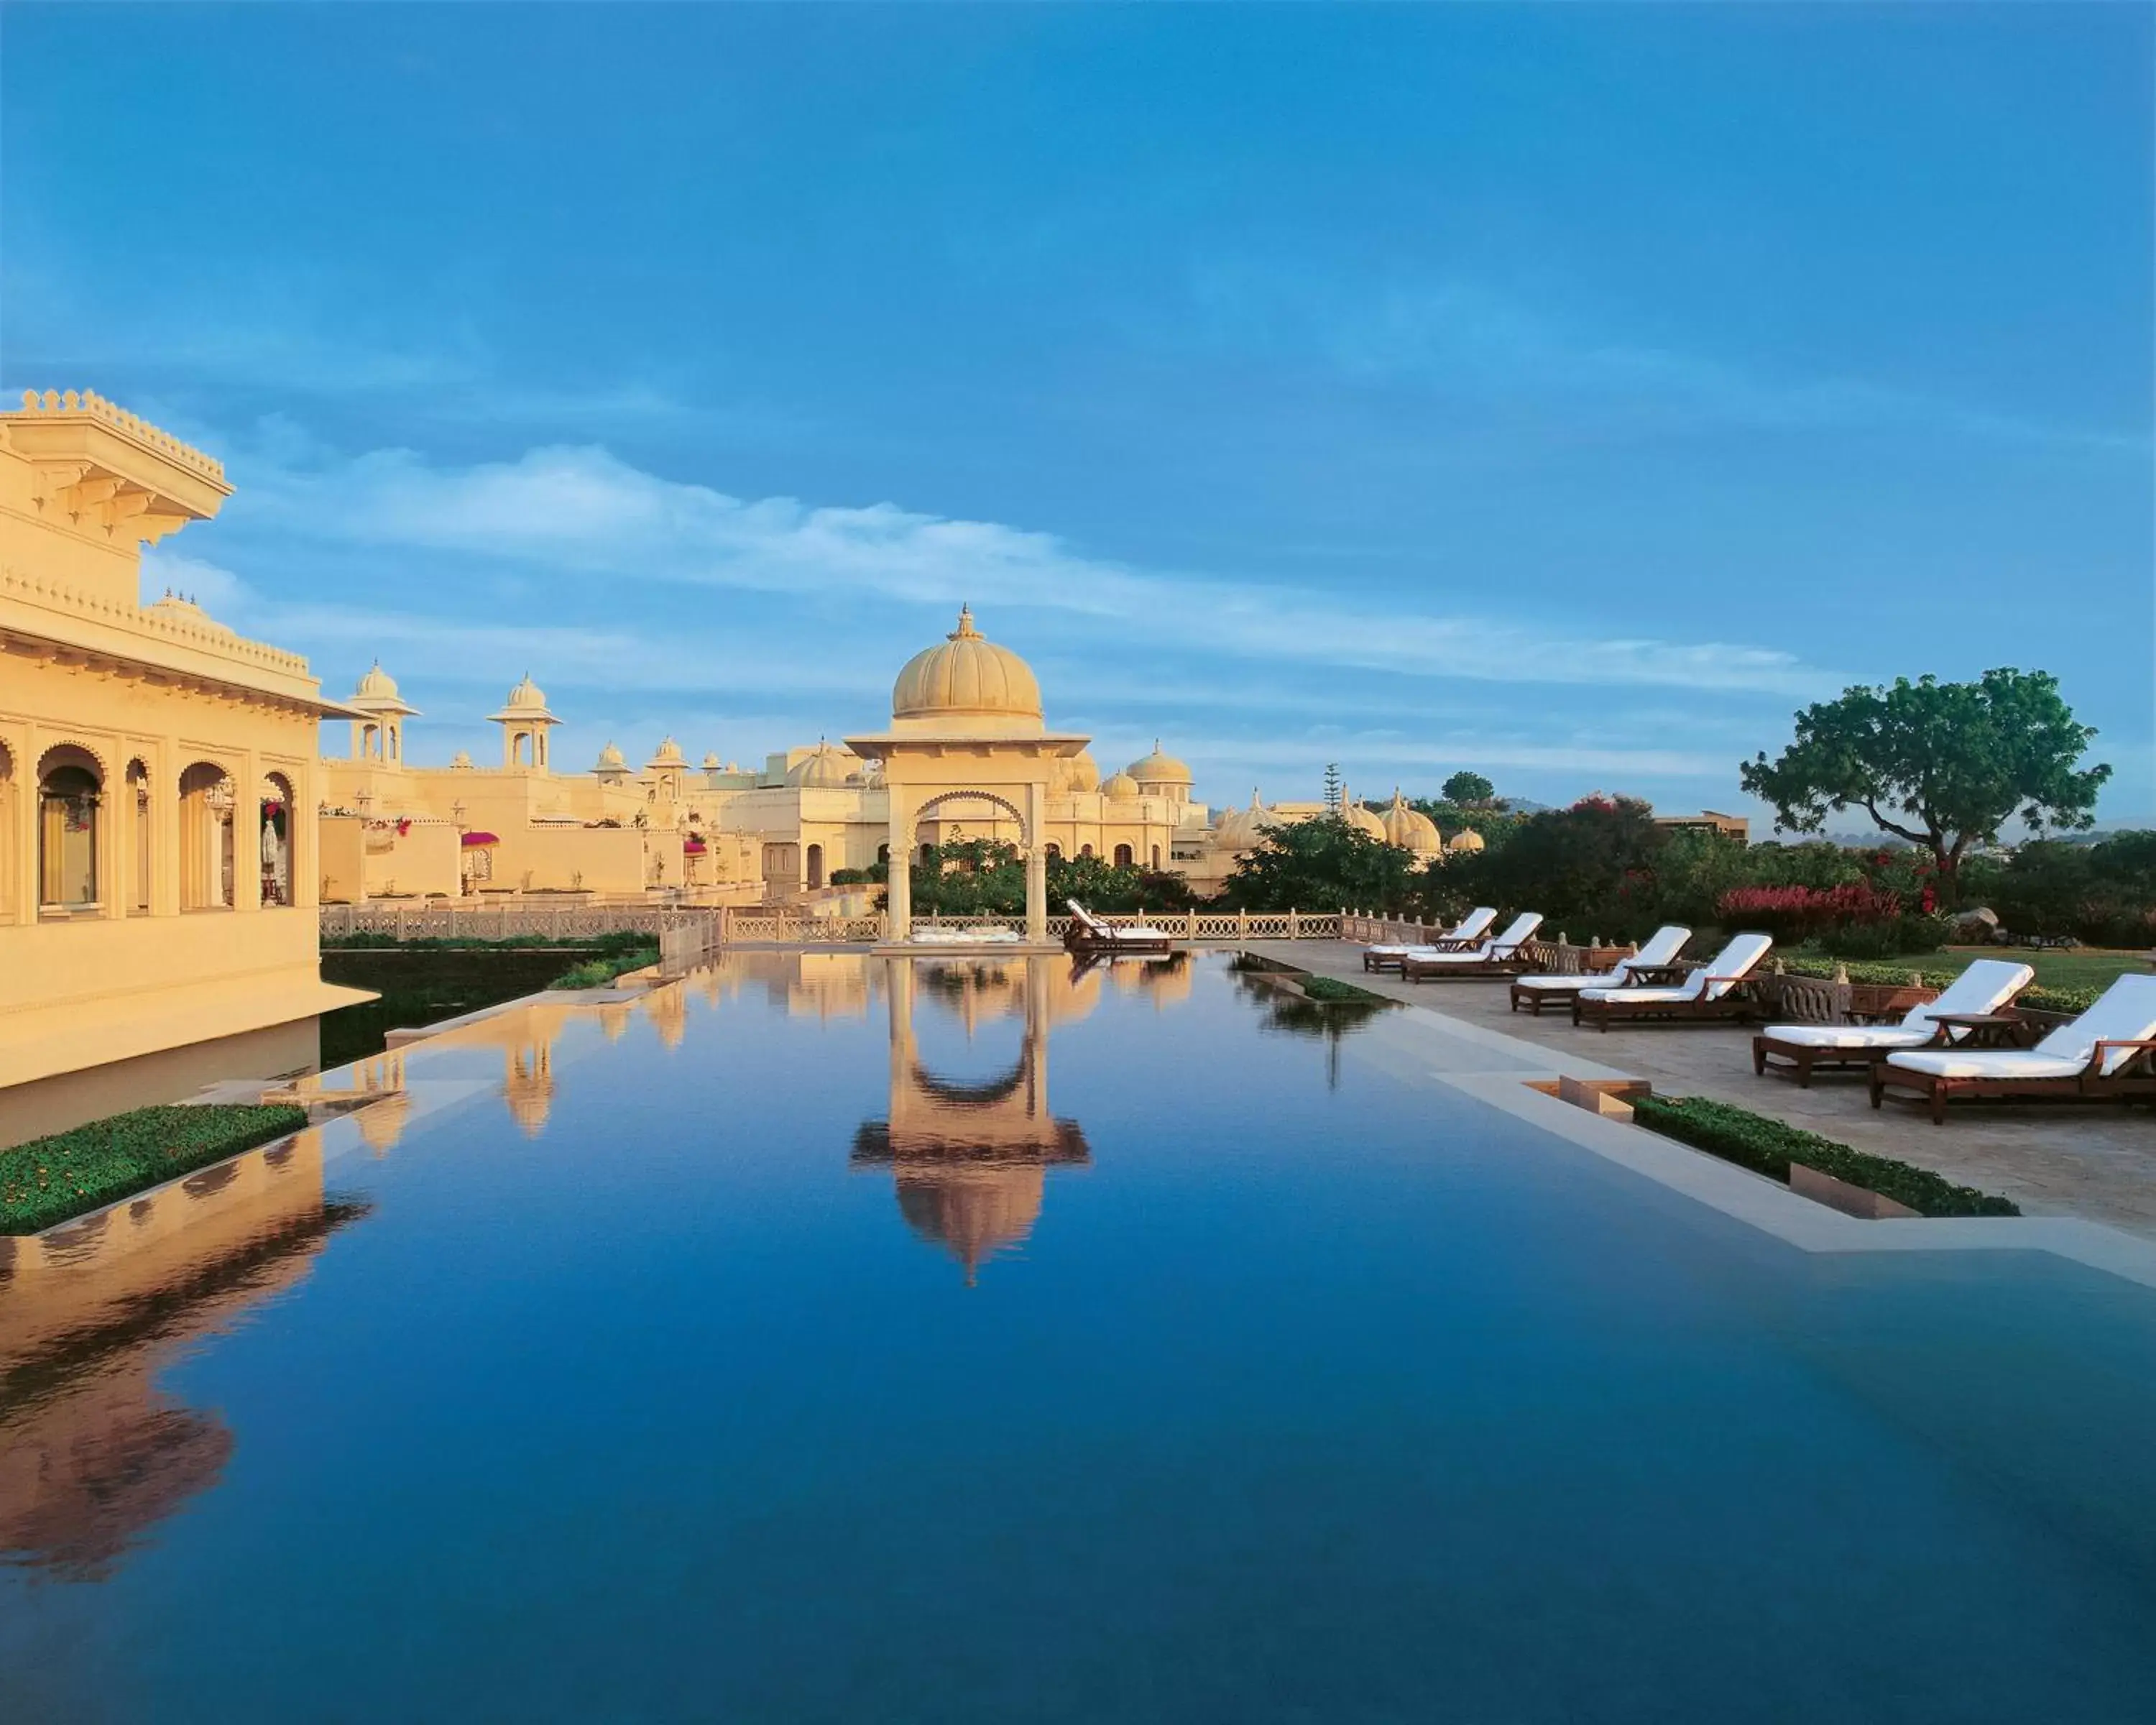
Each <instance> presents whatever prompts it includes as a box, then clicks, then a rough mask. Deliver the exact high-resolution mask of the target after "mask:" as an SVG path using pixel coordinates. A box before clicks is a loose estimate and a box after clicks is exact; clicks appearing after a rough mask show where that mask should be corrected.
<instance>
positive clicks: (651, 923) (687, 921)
mask: <svg viewBox="0 0 2156 1725" xmlns="http://www.w3.org/2000/svg"><path fill="white" fill-rule="evenodd" d="M715 915H716V913H715V912H713V911H692V910H681V909H679V908H677V907H675V906H671V905H592V904H567V905H547V904H534V903H532V902H531V901H529V900H523V901H518V900H513V899H503V900H500V901H495V902H493V903H475V904H457V903H450V904H411V905H383V904H367V905H324V906H322V908H321V930H322V937H323V938H324V939H325V940H332V939H335V938H336V937H338V936H340V935H352V934H386V935H390V936H392V937H394V938H396V939H398V940H400V941H424V940H511V939H514V938H516V937H529V936H531V935H540V936H544V937H548V938H551V939H555V940H560V941H564V942H573V941H579V940H590V939H593V938H596V937H598V936H600V935H603V934H624V933H636V934H653V935H663V934H665V932H667V931H668V930H670V929H677V928H685V927H697V926H701V925H702V924H706V923H709V922H712V921H713V919H714V917H715Z"/></svg>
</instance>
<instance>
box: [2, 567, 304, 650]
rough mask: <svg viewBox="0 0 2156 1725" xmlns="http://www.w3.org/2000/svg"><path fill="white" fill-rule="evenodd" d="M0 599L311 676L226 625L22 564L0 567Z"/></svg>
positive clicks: (176, 644) (180, 645)
mask: <svg viewBox="0 0 2156 1725" xmlns="http://www.w3.org/2000/svg"><path fill="white" fill-rule="evenodd" d="M0 599H14V600H18V601H19V602H20V603H24V604H29V605H38V606H42V607H44V608H45V609H47V610H49V611H57V612H59V613H60V614H63V615H64V616H69V617H78V618H81V619H85V621H88V622H92V623H101V624H107V625H108V626H110V627H112V628H115V629H125V630H126V631H127V632H128V633H129V634H137V635H147V636H149V637H151V638H152V639H157V640H162V641H169V642H171V643H172V644H173V645H175V646H179V647H188V648H192V649H194V650H195V651H197V652H201V653H213V654H215V655H217V656H218V658H220V659H235V660H241V661H242V662H244V663H245V664H248V665H259V666H260V667H261V668H262V669H263V670H271V671H275V672H278V673H279V674H280V675H285V676H291V677H307V676H311V675H312V674H311V672H310V671H309V670H308V669H307V661H306V660H305V657H303V656H302V655H300V654H297V653H287V652H285V650H284V649H281V648H278V647H272V646H270V645H269V644H267V643H266V642H263V641H250V640H249V639H246V638H245V637H244V635H236V634H233V633H232V632H231V631H230V630H229V629H220V628H218V627H217V626H216V625H214V624H197V623H188V622H184V621H182V620H180V619H176V618H171V617H160V616H158V615H157V614H154V613H153V612H150V611H146V610H144V609H143V608H141V606H140V605H131V604H121V603H115V602H114V601H112V600H109V599H103V598H98V597H97V596H96V595H95V594H93V593H83V592H80V591H79V590H78V589H76V588H71V587H69V586H66V585H65V584H64V583H60V582H57V581H51V580H48V579H46V578H44V576H41V575H33V574H31V573H29V572H28V571H26V570H23V569H18V568H14V567H0ZM0 621H4V619H0Z"/></svg>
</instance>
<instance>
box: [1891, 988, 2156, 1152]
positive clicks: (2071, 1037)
mask: <svg viewBox="0 0 2156 1725" xmlns="http://www.w3.org/2000/svg"><path fill="white" fill-rule="evenodd" d="M1890 1090H1896V1091H1910V1092H1912V1093H1913V1094H1915V1095H1917V1096H1926V1097H1928V1098H1929V1099H1930V1101H1931V1105H1932V1119H1933V1122H1934V1123H1938V1122H1943V1121H1944V1120H1945V1119H1946V1117H1947V1102H1948V1098H1950V1097H1953V1096H1999V1097H2007V1098H2022V1099H2026V1100H2028V1101H2065V1100H2070V1099H2073V1098H2081V1099H2083V1100H2087V1101H2122V1102H2125V1101H2150V1102H2156V976H2123V977H2121V978H2119V979H2118V980H2117V982H2115V983H2112V985H2111V986H2110V987H2109V988H2106V989H2105V990H2104V991H2103V993H2101V994H2099V995H2098V996H2097V1000H2096V1004H2095V1005H2093V1006H2092V1007H2090V1008H2089V1009H2088V1010H2087V1012H2085V1013H2083V1014H2082V1015H2081V1016H2080V1017H2079V1018H2076V1019H2074V1020H2073V1021H2072V1022H2071V1023H2070V1024H2061V1025H2060V1026H2059V1028H2058V1029H2056V1030H2054V1031H2052V1032H2051V1034H2050V1035H2048V1036H2046V1038H2045V1039H2044V1040H2042V1041H2041V1042H2040V1043H2038V1044H2037V1045H2035V1047H2034V1048H2017V1049H1999V1050H1984V1049H1968V1050H1963V1049H1952V1048H1943V1049H1923V1050H1919V1051H1917V1052H1916V1053H1914V1054H1890V1055H1887V1056H1886V1059H1885V1060H1881V1061H1880V1062H1879V1063H1878V1064H1877V1065H1875V1066H1874V1067H1872V1069H1871V1106H1873V1107H1875V1108H1876V1107H1877V1106H1880V1104H1881V1101H1883V1100H1884V1099H1885V1096H1886V1092H1887V1091H1890Z"/></svg>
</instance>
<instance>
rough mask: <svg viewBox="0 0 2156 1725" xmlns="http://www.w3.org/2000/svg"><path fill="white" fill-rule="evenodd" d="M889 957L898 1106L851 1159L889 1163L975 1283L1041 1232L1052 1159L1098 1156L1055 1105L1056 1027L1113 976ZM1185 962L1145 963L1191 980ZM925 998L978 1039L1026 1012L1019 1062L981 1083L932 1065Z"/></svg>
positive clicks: (911, 1218) (1086, 1008)
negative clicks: (924, 1054)
mask: <svg viewBox="0 0 2156 1725" xmlns="http://www.w3.org/2000/svg"><path fill="white" fill-rule="evenodd" d="M880 962H882V963H887V964H888V965H889V967H890V968H889V970H888V972H887V978H888V980H887V983H886V987H887V988H888V989H889V992H890V996H891V1104H890V1115H889V1117H888V1118H887V1119H884V1120H879V1121H870V1122H866V1123H865V1124H864V1125H863V1126H862V1127H861V1128H860V1131H859V1132H856V1133H855V1136H854V1151H853V1162H854V1164H855V1166H856V1167H885V1166H887V1167H889V1168H891V1170H892V1171H893V1175H894V1178H895V1179H896V1184H897V1189H898V1208H899V1214H901V1215H902V1216H904V1217H905V1219H906V1222H907V1223H908V1224H909V1225H911V1227H912V1229H913V1230H914V1231H915V1232H916V1233H917V1234H919V1235H921V1236H922V1237H923V1238H924V1239H927V1240H935V1241H937V1243H939V1244H940V1245H942V1246H943V1248H944V1249H945V1250H947V1251H948V1252H949V1253H950V1254H951V1255H952V1257H954V1258H956V1259H957V1260H958V1261H959V1263H961V1264H962V1265H963V1266H965V1271H966V1282H967V1286H969V1287H970V1286H973V1282H974V1281H975V1278H976V1276H977V1275H978V1271H979V1267H980V1266H981V1264H982V1263H983V1260H987V1259H989V1258H992V1257H993V1256H995V1255H996V1254H997V1253H998V1252H1000V1251H1003V1250H1006V1249H1008V1248H1009V1247H1011V1246H1014V1245H1018V1244H1019V1243H1020V1242H1021V1241H1023V1240H1024V1239H1025V1238H1026V1237H1027V1236H1028V1235H1030V1234H1031V1233H1032V1232H1033V1228H1034V1223H1036V1222H1037V1221H1038V1220H1039V1218H1040V1207H1041V1201H1042V1199H1043V1197H1044V1195H1045V1190H1046V1186H1047V1170H1048V1169H1049V1168H1050V1167H1051V1166H1053V1165H1055V1164H1059V1163H1060V1164H1065V1165H1082V1164H1084V1163H1087V1162H1089V1161H1091V1152H1090V1151H1089V1150H1088V1149H1087V1147H1086V1136H1085V1133H1084V1132H1082V1131H1081V1130H1080V1128H1079V1126H1078V1124H1077V1122H1075V1121H1071V1120H1059V1119H1057V1118H1056V1117H1055V1115H1054V1113H1053V1112H1052V1111H1050V1107H1049V1103H1048V1036H1049V1031H1050V1028H1051V1027H1052V1026H1053V1025H1055V1024H1058V1023H1065V1024H1068V1023H1072V1022H1075V1020H1077V1019H1082V1018H1084V1017H1085V1016H1086V1014H1088V1013H1090V1012H1091V1011H1092V1010H1093V1009H1094V1007H1095V1006H1096V1005H1097V1004H1099V1003H1100V999H1101V982H1102V977H1103V975H1104V971H1103V969H1102V968H1100V967H1097V966H1092V965H1088V964H1086V963H1078V964H1075V965H1074V964H1073V963H1071V962H1070V960H1069V959H1067V958H1060V957H1056V958H1049V957H1030V958H1024V959H980V960H971V961H969V960H963V959H958V960H943V961H932V960H926V959H902V958H901V959H890V960H885V961H880ZM1113 968H1114V969H1115V970H1116V972H1117V973H1118V981H1119V983H1120V982H1121V981H1122V973H1124V972H1126V971H1128V972H1130V973H1131V974H1132V976H1133V977H1134V978H1135V977H1136V976H1137V974H1138V973H1137V971H1136V970H1134V969H1132V968H1131V967H1127V966H1117V967H1113ZM1145 968H1146V969H1147V970H1156V971H1158V977H1157V978H1156V980H1157V981H1158V982H1159V983H1163V984H1165V985H1166V986H1168V987H1169V988H1175V987H1177V986H1178V984H1179V986H1180V987H1181V988H1185V989H1187V988H1188V977H1187V975H1183V974H1181V973H1182V972H1183V968H1184V966H1183V961H1179V960H1178V961H1176V962H1175V963H1173V966H1167V965H1163V966H1150V967H1145ZM1171 968H1173V970H1174V971H1175V972H1176V973H1178V974H1177V975H1176V976H1175V977H1173V978H1171V977H1170V976H1169V974H1168V972H1169V970H1170V969H1171ZM922 998H925V999H929V1000H932V1001H936V1002H939V1003H941V1004H943V1005H945V1006H946V1007H947V1008H948V1009H950V1010H951V1011H952V1013H953V1014H954V1015H955V1016H956V1017H957V1019H958V1021H959V1022H960V1023H961V1024H963V1025H964V1026H965V1029H966V1032H967V1034H968V1037H969V1038H970V1037H971V1036H972V1034H973V1032H974V1031H975V1029H978V1027H979V1026H980V1025H981V1024H983V1023H986V1022H988V1021H991V1020H993V1019H1001V1018H1007V1017H1010V1016H1014V1015H1015V1016H1017V1017H1019V1019H1021V1021H1022V1022H1023V1024H1024V1039H1023V1040H1022V1041H1021V1043H1020V1045H1019V1054H1018V1059H1017V1061H1016V1063H1015V1064H1014V1065H1013V1066H1012V1067H1011V1068H1010V1070H1009V1071H1008V1072H1006V1073H1004V1074H1003V1075H1001V1076H998V1077H996V1078H993V1079H991V1080H989V1081H986V1082H984V1083H978V1084H961V1083H956V1082H953V1081H951V1080H949V1079H947V1078H941V1077H938V1076H936V1075H935V1074H933V1073H932V1072H930V1071H929V1070H927V1067H926V1066H925V1065H923V1064H922V1063H921V1051H920V1046H919V1042H918V1040H917V1039H916V1034H915V1031H914V1013H915V1009H916V1001H917V999H922Z"/></svg>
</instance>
